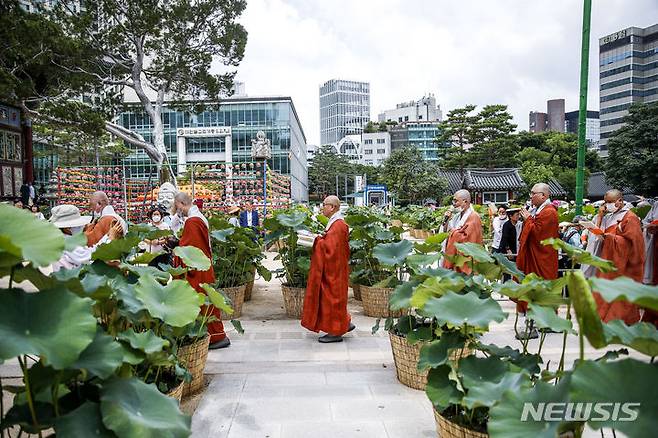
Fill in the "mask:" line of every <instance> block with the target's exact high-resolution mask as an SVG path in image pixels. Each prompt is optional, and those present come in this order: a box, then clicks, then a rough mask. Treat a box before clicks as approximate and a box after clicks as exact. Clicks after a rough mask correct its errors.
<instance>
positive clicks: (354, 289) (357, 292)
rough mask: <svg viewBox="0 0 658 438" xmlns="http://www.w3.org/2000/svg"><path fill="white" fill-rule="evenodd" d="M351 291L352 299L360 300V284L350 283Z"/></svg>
mask: <svg viewBox="0 0 658 438" xmlns="http://www.w3.org/2000/svg"><path fill="white" fill-rule="evenodd" d="M352 292H353V293H354V299H355V300H357V301H361V299H362V298H361V285H360V284H353V285H352Z"/></svg>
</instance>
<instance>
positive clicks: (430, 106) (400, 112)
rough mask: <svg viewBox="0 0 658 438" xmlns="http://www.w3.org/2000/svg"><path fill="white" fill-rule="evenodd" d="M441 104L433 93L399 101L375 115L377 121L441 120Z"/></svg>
mask: <svg viewBox="0 0 658 438" xmlns="http://www.w3.org/2000/svg"><path fill="white" fill-rule="evenodd" d="M441 118H442V113H441V106H440V105H437V104H436V98H435V97H434V95H433V94H431V93H430V94H429V95H428V96H423V97H422V98H421V99H419V100H416V101H414V100H412V101H410V102H404V103H399V104H397V105H396V106H395V108H394V109H390V110H385V111H384V112H383V113H381V114H379V116H378V117H377V119H378V121H379V122H398V123H402V122H428V121H429V122H434V121H441Z"/></svg>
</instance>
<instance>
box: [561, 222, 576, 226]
mask: <svg viewBox="0 0 658 438" xmlns="http://www.w3.org/2000/svg"><path fill="white" fill-rule="evenodd" d="M571 225H573V224H572V223H571V222H560V225H558V226H560V227H568V226H571Z"/></svg>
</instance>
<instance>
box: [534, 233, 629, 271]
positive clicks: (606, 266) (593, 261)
mask: <svg viewBox="0 0 658 438" xmlns="http://www.w3.org/2000/svg"><path fill="white" fill-rule="evenodd" d="M541 243H542V245H549V246H552V247H553V248H554V249H557V250H560V249H561V250H562V252H564V253H565V254H567V255H568V256H569V258H570V259H571V260H572V261H574V262H575V263H578V264H581V265H590V266H596V267H597V268H599V270H600V271H602V272H613V271H616V270H617V268H616V267H615V264H614V263H613V262H611V261H610V260H606V259H602V258H600V257H597V256H595V255H593V254H592V253H590V252H588V251H586V250H584V249H580V248H576V247H575V246H573V245H569V244H568V243H567V242H565V241H563V240H562V239H555V238H550V239H546V240H542V242H541Z"/></svg>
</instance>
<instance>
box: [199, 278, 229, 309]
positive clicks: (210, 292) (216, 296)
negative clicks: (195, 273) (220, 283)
mask: <svg viewBox="0 0 658 438" xmlns="http://www.w3.org/2000/svg"><path fill="white" fill-rule="evenodd" d="M201 287H202V288H203V290H204V291H205V292H206V295H207V296H208V299H209V300H210V302H211V303H212V305H213V306H215V307H216V308H218V309H219V310H221V311H222V312H224V313H226V314H229V315H232V314H233V307H231V305H230V304H229V300H228V298H226V296H224V294H221V293H219V292H218V291H217V290H216V289H215V288H214V287H212V286H211V285H209V284H207V283H203V284H202V285H201Z"/></svg>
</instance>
